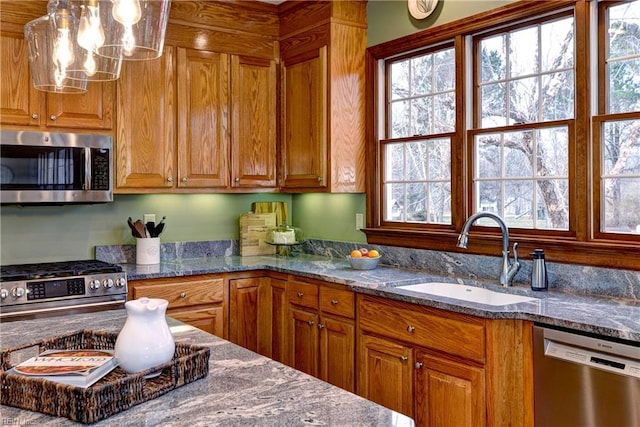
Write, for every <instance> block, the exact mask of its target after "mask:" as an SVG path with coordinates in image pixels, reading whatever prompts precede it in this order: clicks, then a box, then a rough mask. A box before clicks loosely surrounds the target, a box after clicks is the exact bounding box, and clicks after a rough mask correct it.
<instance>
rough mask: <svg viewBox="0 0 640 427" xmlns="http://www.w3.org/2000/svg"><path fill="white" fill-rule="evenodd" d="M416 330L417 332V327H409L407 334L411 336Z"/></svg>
mask: <svg viewBox="0 0 640 427" xmlns="http://www.w3.org/2000/svg"><path fill="white" fill-rule="evenodd" d="M415 330H416V327H415V326H411V325H409V326H407V332H409V333H410V334H412V333H413V331H415Z"/></svg>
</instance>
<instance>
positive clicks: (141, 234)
mask: <svg viewBox="0 0 640 427" xmlns="http://www.w3.org/2000/svg"><path fill="white" fill-rule="evenodd" d="M133 225H134V226H135V227H136V231H137V232H138V234H139V236H138V237H140V238H143V237H148V236H147V229H146V228H145V227H144V224H143V223H142V221H140V220H137V221H136V222H135V223H134V224H133Z"/></svg>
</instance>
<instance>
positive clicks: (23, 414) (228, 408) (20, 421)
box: [0, 310, 414, 427]
mask: <svg viewBox="0 0 640 427" xmlns="http://www.w3.org/2000/svg"><path fill="white" fill-rule="evenodd" d="M52 319H56V320H55V321H54V320H52ZM61 319H63V320H61ZM125 319H126V312H125V311H124V310H111V311H105V312H100V313H91V314H75V315H68V316H65V317H63V318H49V319H36V320H25V321H19V322H11V323H6V324H2V329H1V330H0V340H1V343H2V348H7V347H12V346H15V345H18V344H23V343H27V342H34V341H37V340H40V339H42V338H45V337H51V336H56V335H63V334H65V333H69V332H73V331H77V330H80V329H91V330H103V331H111V332H118V331H119V330H120V329H121V328H122V326H123V325H124V321H125ZM168 321H169V325H170V326H171V327H172V332H173V334H174V337H175V339H176V341H177V342H186V343H189V344H196V345H200V346H208V347H210V348H211V357H210V359H209V375H208V376H207V377H205V378H203V379H200V380H197V381H195V382H193V383H191V384H187V385H185V386H183V387H180V388H178V389H175V390H172V391H170V392H169V393H167V394H165V395H163V396H160V397H158V398H156V399H153V400H150V401H147V402H144V403H142V404H140V405H137V406H134V407H133V408H131V409H129V410H126V411H123V412H120V413H118V414H115V415H113V416H111V417H109V418H106V419H104V420H102V421H100V422H98V423H96V424H92V425H95V426H125V425H126V426H160V425H161V426H185V425H189V426H190V427H200V426H225V427H227V426H249V425H259V426H298V425H326V426H356V425H358V426H374V425H375V426H413V425H414V424H413V421H412V420H411V419H410V418H408V417H406V416H404V415H401V414H399V413H397V412H394V411H392V410H390V409H387V408H384V407H382V406H380V405H377V404H375V403H373V402H371V401H368V400H366V399H363V398H361V397H359V396H356V395H355V394H353V393H349V392H347V391H344V390H342V389H340V388H338V387H335V386H333V385H331V384H328V383H326V382H324V381H320V380H318V379H316V378H313V377H311V376H309V375H307V374H304V373H302V372H300V371H297V370H295V369H293V368H289V367H287V366H285V365H282V364H281V363H278V362H275V361H273V360H271V359H269V358H267V357H264V356H260V355H258V354H256V353H253V352H251V351H249V350H246V349H244V348H241V347H239V346H237V345H235V344H232V343H230V342H228V341H225V340H223V339H221V338H218V337H216V336H213V335H210V334H208V333H206V332H203V331H201V330H199V329H196V328H193V327H190V326H187V325H184V324H182V323H180V322H177V321H175V320H173V319H171V318H169V319H168ZM0 411H1V415H0V420H1V422H2V425H37V426H66V425H82V424H78V423H74V422H72V421H70V420H68V419H66V418H58V417H52V416H48V415H44V414H40V413H37V412H31V411H26V410H22V409H18V408H13V407H9V406H2V407H0Z"/></svg>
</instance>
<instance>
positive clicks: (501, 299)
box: [396, 282, 539, 306]
mask: <svg viewBox="0 0 640 427" xmlns="http://www.w3.org/2000/svg"><path fill="white" fill-rule="evenodd" d="M396 289H403V290H405V291H412V292H418V293H421V294H429V295H436V296H440V297H447V298H453V299H458V300H463V301H469V302H475V303H479V304H486V305H496V306H498V305H509V304H518V303H520V302H530V301H539V299H538V298H532V297H527V296H522V295H513V294H507V293H503V292H496V291H491V290H489V289H484V288H477V287H475V286H467V285H461V284H458V283H442V282H429V283H418V284H417V285H405V286H398V287H396Z"/></svg>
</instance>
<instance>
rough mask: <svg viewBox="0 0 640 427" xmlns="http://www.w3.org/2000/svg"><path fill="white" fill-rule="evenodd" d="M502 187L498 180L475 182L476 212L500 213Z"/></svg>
mask: <svg viewBox="0 0 640 427" xmlns="http://www.w3.org/2000/svg"><path fill="white" fill-rule="evenodd" d="M501 192H502V188H501V182H500V181H479V182H477V183H476V198H475V200H476V206H475V211H476V212H493V213H495V214H497V215H502V194H501Z"/></svg>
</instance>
